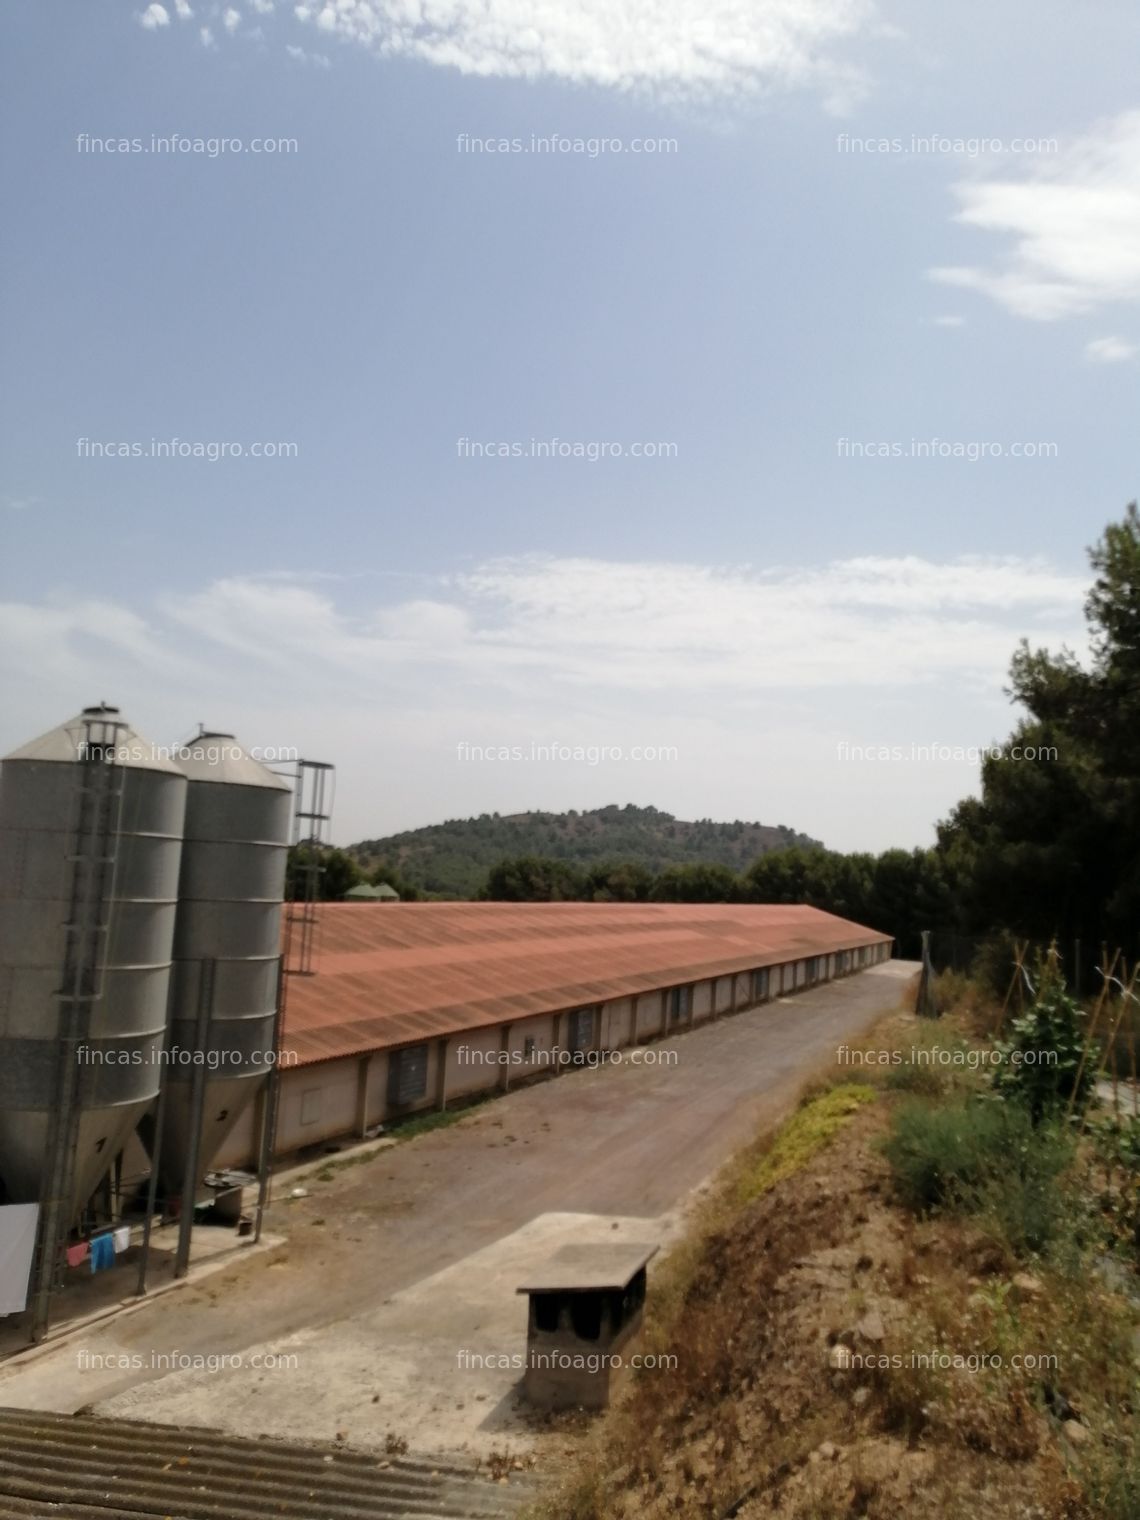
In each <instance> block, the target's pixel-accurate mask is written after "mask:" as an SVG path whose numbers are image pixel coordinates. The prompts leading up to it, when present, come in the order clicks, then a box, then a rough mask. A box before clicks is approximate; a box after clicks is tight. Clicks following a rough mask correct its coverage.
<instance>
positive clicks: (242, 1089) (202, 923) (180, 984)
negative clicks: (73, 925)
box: [159, 732, 292, 1196]
mask: <svg viewBox="0 0 1140 1520" xmlns="http://www.w3.org/2000/svg"><path fill="white" fill-rule="evenodd" d="M178 764H179V766H180V768H181V770H182V772H183V774H184V775H185V777H186V779H187V781H188V782H189V790H188V793H187V799H186V826H185V839H184V844H183V850H182V872H181V878H180V882H179V891H178V896H179V902H178V918H177V923H176V927H175V940H174V980H173V990H172V1000H171V1024H170V1041H169V1050H168V1052H167V1061H168V1087H167V1092H166V1103H165V1116H164V1122H163V1130H162V1136H161V1140H160V1151H159V1171H160V1175H161V1178H162V1181H163V1186H164V1189H165V1191H166V1192H167V1194H168V1196H174V1195H181V1194H182V1192H183V1187H184V1183H185V1179H186V1173H187V1165H188V1162H190V1161H191V1160H193V1161H194V1162H195V1164H194V1168H193V1170H194V1173H195V1177H194V1182H195V1184H196V1183H197V1181H198V1180H200V1179H201V1177H202V1175H203V1174H204V1173H205V1171H206V1170H207V1169H208V1167H209V1165H210V1162H211V1160H212V1159H213V1157H214V1156H216V1155H217V1153H218V1150H219V1148H220V1146H221V1145H222V1143H223V1141H224V1140H225V1139H226V1137H227V1135H228V1134H229V1133H230V1131H231V1129H232V1128H233V1127H234V1125H235V1124H236V1122H237V1120H238V1119H239V1118H240V1116H241V1114H242V1112H243V1110H244V1109H245V1108H246V1106H247V1105H248V1104H249V1103H250V1102H251V1101H252V1099H253V1097H254V1095H255V1093H256V1092H257V1090H258V1087H259V1086H260V1084H261V1083H262V1082H263V1081H264V1079H265V1077H266V1075H267V1073H268V1072H269V1070H270V1062H271V1059H272V1055H273V1047H274V1036H275V1022H276V1012H277V982H278V968H279V964H280V957H281V906H282V901H283V899H284V895H285V865H286V854H287V850H288V842H289V836H290V829H291V824H292V791H291V788H290V787H289V785H288V783H287V782H285V781H283V780H281V778H280V777H278V776H275V775H274V774H273V772H272V771H270V770H267V769H266V767H265V766H263V765H262V764H260V762H258V761H257V760H254V759H253V758H252V757H251V756H249V755H248V754H246V752H245V751H244V750H243V749H242V748H241V746H240V745H239V744H238V743H237V742H236V740H235V739H234V737H233V735H232V734H221V733H205V732H203V733H201V734H199V735H198V736H197V738H195V739H193V740H191V741H189V742H188V743H187V744H186V745H184V746H182V749H181V752H180V753H179V755H178ZM196 1077H197V1081H196V1080H195V1078H196ZM199 1115H200V1120H199V1117H198V1116H199ZM199 1123H200V1130H199V1129H198V1125H199Z"/></svg>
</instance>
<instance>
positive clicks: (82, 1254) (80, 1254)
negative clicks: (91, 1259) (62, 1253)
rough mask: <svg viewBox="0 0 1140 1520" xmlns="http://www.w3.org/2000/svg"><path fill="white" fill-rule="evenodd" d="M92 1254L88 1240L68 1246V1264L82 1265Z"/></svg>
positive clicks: (72, 1265)
mask: <svg viewBox="0 0 1140 1520" xmlns="http://www.w3.org/2000/svg"><path fill="white" fill-rule="evenodd" d="M90 1254H91V1248H90V1246H89V1245H88V1244H87V1242H86V1241H83V1242H82V1244H80V1245H77V1246H68V1248H67V1265H68V1266H69V1267H81V1266H82V1265H83V1263H84V1262H85V1261H86V1260H87V1258H88V1256H89V1255H90Z"/></svg>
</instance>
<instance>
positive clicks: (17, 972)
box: [0, 706, 187, 1229]
mask: <svg viewBox="0 0 1140 1520" xmlns="http://www.w3.org/2000/svg"><path fill="white" fill-rule="evenodd" d="M186 795H187V783H186V779H185V777H184V776H183V775H182V774H181V772H180V771H179V769H178V768H177V767H176V766H174V765H172V764H170V763H169V761H166V760H164V759H161V758H159V757H158V756H157V754H156V752H155V750H154V747H153V746H152V745H151V744H150V743H149V742H148V741H147V740H145V739H142V738H140V736H139V735H138V734H137V733H135V731H134V730H133V729H132V728H131V727H130V726H129V724H127V723H125V722H124V721H123V720H122V719H121V718H120V717H119V712H118V709H117V708H114V707H105V706H99V707H92V708H86V709H84V711H83V712H82V713H80V714H79V715H78V716H77V717H76V718H73V719H72V720H71V721H70V722H68V723H64V724H61V725H60V727H59V728H56V729H53V730H52V731H51V732H50V733H47V734H44V735H42V736H41V737H40V738H39V739H35V740H33V741H32V742H31V743H30V744H27V745H24V746H23V747H22V748H21V749H17V750H15V751H13V753H12V754H10V755H9V756H8V757H7V758H6V759H5V760H4V763H3V767H2V768H0V1183H2V1185H3V1189H4V1192H5V1194H6V1197H7V1200H8V1201H9V1202H11V1203H35V1202H44V1201H46V1200H45V1198H44V1189H45V1187H46V1184H47V1174H48V1169H49V1166H50V1162H51V1158H50V1157H49V1154H48V1153H49V1150H50V1149H51V1145H50V1139H51V1136H52V1134H53V1126H52V1117H53V1114H54V1113H55V1112H56V1111H57V1110H58V1109H59V1107H60V1105H59V1095H60V1093H61V1092H62V1091H65V1090H67V1089H66V1087H65V1085H64V1084H65V1083H66V1080H67V1077H68V1073H67V1072H65V1071H64V1070H63V1068H62V1067H61V1061H63V1060H64V1059H66V1060H67V1061H68V1062H69V1063H70V1061H71V1060H72V1059H74V1062H75V1071H74V1077H75V1081H74V1086H73V1087H72V1088H71V1089H70V1091H71V1094H72V1097H73V1100H74V1103H73V1105H71V1106H70V1109H71V1112H72V1113H73V1114H74V1124H73V1125H72V1124H70V1123H68V1122H67V1117H66V1116H64V1118H63V1121H62V1125H63V1133H64V1135H66V1134H68V1133H69V1132H70V1131H71V1130H72V1129H74V1133H75V1136H76V1144H75V1151H74V1154H73V1155H72V1156H69V1157H68V1158H67V1161H66V1164H65V1167H64V1171H63V1173H61V1174H60V1176H61V1177H65V1176H68V1175H69V1176H70V1179H71V1186H70V1196H62V1195H61V1196H60V1199H59V1205H60V1222H61V1225H62V1227H63V1228H65V1229H66V1227H67V1226H68V1225H69V1224H70V1223H72V1222H73V1221H74V1219H75V1216H76V1215H77V1214H78V1213H79V1211H80V1210H81V1208H82V1207H83V1205H84V1204H85V1203H86V1202H87V1201H88V1199H89V1198H90V1197H91V1195H92V1193H94V1191H95V1189H96V1188H97V1187H98V1186H99V1184H100V1183H101V1182H102V1180H103V1178H104V1177H105V1176H106V1174H107V1172H108V1170H109V1169H110V1167H111V1165H112V1163H113V1162H114V1160H115V1158H116V1156H118V1154H119V1153H120V1152H121V1151H122V1149H123V1147H124V1145H125V1144H126V1142H127V1140H128V1139H129V1138H130V1135H131V1132H132V1130H133V1129H134V1128H135V1125H136V1124H137V1123H138V1120H139V1118H140V1116H141V1115H142V1114H143V1113H144V1112H145V1111H146V1109H147V1108H148V1106H149V1105H150V1103H151V1102H152V1100H153V1099H154V1097H155V1095H156V1093H157V1092H158V1088H159V1083H160V1081H161V1075H162V1066H161V1061H160V1055H161V1050H162V1045H163V1039H164V1034H165V1027H166V1016H167V993H168V985H169V981H170V965H171V953H172V949H173V942H174V925H175V908H176V901H177V893H178V880H179V865H180V857H181V850H182V825H183V816H184V812H185V806H186ZM84 903H85V904H87V910H86V911H83V909H82V905H83V904H84ZM80 917H82V920H83V921H84V922H85V923H87V924H88V926H89V927H90V930H91V932H90V933H87V934H84V935H83V936H78V935H77V933H76V923H77V920H78V919H79V918H80ZM80 940H82V943H81V944H80ZM71 1019H74V1020H75V1021H76V1022H75V1027H76V1028H77V1029H79V1030H80V1031H81V1038H80V1039H79V1040H78V1041H77V1042H76V1045H75V1049H74V1051H73V1052H71V1053H68V1054H67V1055H66V1056H65V1055H64V1054H62V1052H64V1051H65V1050H66V1046H65V1045H64V1044H63V1038H64V1031H65V1030H66V1029H67V1027H68V1021H69V1020H71ZM56 1132H57V1133H58V1126H57V1130H56Z"/></svg>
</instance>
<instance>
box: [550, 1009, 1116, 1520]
mask: <svg viewBox="0 0 1140 1520" xmlns="http://www.w3.org/2000/svg"><path fill="white" fill-rule="evenodd" d="M880 1032H881V1027H880ZM887 1116H888V1102H887V1100H886V1097H885V1095H884V1097H881V1098H880V1099H879V1100H878V1101H877V1102H875V1103H874V1104H873V1105H872V1106H871V1107H869V1108H865V1109H863V1110H861V1111H860V1112H859V1113H858V1114H857V1116H856V1117H854V1118H853V1119H852V1120H851V1121H849V1123H848V1125H847V1126H846V1127H845V1129H844V1130H843V1131H842V1132H841V1133H840V1134H839V1135H838V1136H837V1137H836V1138H835V1139H834V1140H833V1141H832V1142H831V1143H830V1145H829V1146H828V1147H827V1148H826V1149H825V1150H824V1151H823V1152H822V1153H821V1154H820V1155H818V1156H817V1157H816V1158H815V1159H814V1160H813V1161H811V1162H809V1163H808V1165H807V1166H806V1167H805V1168H804V1169H803V1170H801V1171H800V1172H799V1173H797V1174H796V1175H795V1176H793V1177H790V1178H788V1179H787V1180H785V1181H783V1182H781V1183H779V1184H777V1185H776V1186H775V1187H774V1188H773V1189H772V1190H771V1191H769V1192H768V1193H766V1194H764V1195H763V1196H762V1197H761V1198H760V1199H758V1200H757V1201H756V1202H755V1203H754V1204H752V1205H751V1206H750V1207H749V1208H747V1209H746V1210H745V1211H744V1212H743V1213H739V1214H737V1215H736V1216H735V1217H734V1218H733V1219H732V1222H731V1224H728V1225H724V1226H722V1228H721V1229H720V1230H719V1231H718V1232H716V1233H714V1234H713V1235H712V1236H711V1237H710V1238H708V1239H707V1240H706V1241H705V1242H704V1245H703V1247H700V1248H698V1252H699V1254H698V1255H697V1256H696V1262H697V1265H696V1267H695V1270H693V1271H692V1275H691V1276H689V1277H688V1278H687V1279H686V1280H685V1282H684V1283H683V1284H682V1285H681V1286H680V1288H679V1292H680V1294H681V1301H682V1303H683V1307H682V1308H681V1310H680V1312H679V1313H674V1312H673V1311H672V1309H669V1310H667V1311H666V1315H667V1318H668V1320H669V1331H668V1340H667V1341H666V1340H665V1339H664V1338H661V1339H660V1340H659V1341H653V1349H659V1350H667V1351H668V1352H671V1353H673V1354H675V1355H676V1356H677V1358H678V1362H677V1365H676V1370H675V1371H663V1370H657V1371H646V1372H644V1373H642V1374H641V1375H640V1377H639V1379H638V1381H637V1383H636V1385H635V1387H634V1389H633V1390H632V1393H631V1396H630V1399H629V1401H628V1402H627V1403H626V1404H625V1405H624V1406H622V1407H620V1408H619V1409H617V1410H615V1411H614V1412H613V1413H612V1415H611V1417H610V1419H609V1422H608V1424H607V1425H605V1426H603V1427H601V1428H600V1429H598V1430H597V1431H596V1432H595V1440H596V1442H597V1446H596V1461H595V1462H594V1464H593V1469H594V1470H593V1475H592V1476H590V1475H588V1474H587V1476H585V1477H583V1475H582V1473H583V1469H582V1468H580V1469H579V1471H578V1477H577V1479H576V1481H575V1482H574V1483H573V1484H572V1485H571V1486H570V1487H568V1488H567V1490H566V1491H565V1492H564V1493H563V1494H562V1495H560V1496H559V1498H558V1499H557V1500H556V1501H555V1502H554V1504H553V1505H551V1506H550V1507H549V1509H548V1510H547V1511H546V1513H547V1514H549V1515H551V1516H557V1517H558V1520H595V1517H603V1516H604V1517H605V1520H610V1517H614V1520H621V1517H626V1516H630V1517H632V1516H637V1517H639V1520H658V1517H661V1520H663V1517H665V1516H691V1517H694V1520H695V1517H702V1520H703V1517H711V1520H729V1517H739V1520H760V1517H765V1520H772V1517H774V1520H839V1517H849V1516H867V1517H869V1520H898V1517H902V1516H905V1517H907V1520H910V1517H916V1520H923V1517H928V1516H929V1517H930V1520H935V1517H938V1520H948V1517H952V1520H966V1517H974V1516H977V1515H985V1516H987V1520H1006V1517H1008V1520H1015V1517H1016V1520H1078V1517H1079V1520H1093V1516H1092V1512H1091V1511H1090V1510H1089V1509H1088V1508H1087V1507H1084V1506H1083V1505H1082V1501H1081V1499H1080V1492H1081V1490H1080V1488H1079V1487H1078V1485H1077V1484H1076V1483H1075V1482H1074V1481H1073V1480H1072V1479H1071V1478H1070V1477H1069V1476H1068V1475H1067V1459H1068V1458H1070V1457H1071V1456H1072V1454H1073V1444H1072V1443H1075V1442H1077V1441H1079V1442H1080V1444H1081V1445H1082V1446H1084V1445H1085V1443H1086V1442H1093V1443H1094V1444H1095V1442H1096V1441H1097V1439H1098V1438H1097V1437H1096V1436H1095V1435H1094V1434H1093V1432H1092V1431H1091V1430H1090V1429H1089V1427H1088V1425H1085V1427H1084V1429H1083V1431H1082V1430H1080V1429H1076V1430H1074V1429H1073V1426H1072V1424H1070V1425H1069V1426H1068V1427H1064V1426H1063V1424H1062V1420H1063V1419H1064V1418H1065V1417H1076V1419H1077V1423H1078V1424H1079V1423H1080V1419H1079V1417H1080V1414H1081V1411H1080V1408H1079V1403H1080V1400H1079V1397H1078V1394H1077V1391H1076V1387H1075V1386H1069V1384H1068V1383H1067V1382H1066V1375H1065V1372H1064V1370H1063V1369H1064V1367H1065V1366H1066V1359H1065V1355H1063V1356H1062V1359H1061V1369H1062V1370H1061V1371H1053V1372H1040V1371H1035V1372H1025V1371H1021V1370H1018V1371H1016V1372H1015V1371H1013V1370H1012V1369H1011V1368H1010V1367H1009V1365H1008V1362H1009V1359H1010V1356H1011V1355H1012V1354H1013V1352H1014V1351H1015V1350H1018V1349H1020V1350H1023V1351H1034V1352H1041V1351H1042V1350H1044V1349H1049V1350H1053V1349H1056V1348H1057V1347H1058V1346H1060V1347H1061V1349H1062V1352H1063V1353H1065V1354H1067V1356H1068V1357H1069V1365H1072V1362H1073V1360H1074V1359H1075V1361H1076V1362H1080V1361H1081V1360H1082V1356H1081V1352H1082V1351H1084V1350H1086V1343H1085V1342H1083V1341H1082V1342H1081V1343H1080V1346H1079V1347H1078V1346H1076V1345H1073V1344H1064V1343H1063V1341H1062V1339H1061V1338H1060V1337H1061V1332H1060V1331H1059V1330H1058V1329H1057V1322H1058V1320H1059V1319H1060V1318H1061V1316H1060V1315H1059V1314H1058V1305H1057V1298H1056V1293H1055V1292H1054V1289H1053V1285H1050V1290H1049V1292H1048V1293H1046V1292H1045V1291H1044V1289H1043V1285H1042V1284H1041V1283H1040V1282H1039V1281H1038V1280H1037V1279H1035V1278H1032V1277H1027V1276H1024V1275H1023V1276H1022V1278H1021V1282H1022V1286H1020V1287H1019V1286H1017V1285H1016V1284H1014V1282H1013V1278H1014V1276H1015V1274H1017V1272H1018V1268H1017V1265H1016V1263H1012V1262H1011V1261H1010V1260H1009V1259H1008V1258H1007V1257H1006V1256H1004V1255H1003V1253H1002V1251H1001V1250H1000V1249H998V1248H996V1247H995V1246H994V1245H993V1243H992V1242H991V1241H989V1240H987V1239H986V1238H985V1237H984V1236H983V1235H982V1234H981V1233H980V1232H977V1231H974V1230H972V1229H971V1228H969V1227H966V1226H964V1225H963V1224H961V1223H956V1224H951V1223H948V1222H947V1223H942V1224H928V1223H921V1222H916V1221H915V1220H914V1219H913V1218H912V1217H911V1216H910V1215H909V1214H907V1213H905V1212H904V1211H902V1210H901V1209H900V1208H899V1207H897V1206H896V1205H895V1204H894V1203H893V1202H892V1199H891V1194H890V1181H889V1173H888V1168H887V1165H886V1162H885V1160H884V1159H883V1158H882V1156H881V1155H880V1154H879V1151H878V1149H877V1148H876V1146H875V1144H874V1142H875V1139H876V1137H877V1136H878V1135H879V1134H881V1133H882V1132H884V1131H885V1129H886V1127H887ZM1095 1296H1096V1295H1095V1293H1094V1295H1093V1298H1094V1299H1095ZM1050 1306H1051V1307H1050ZM1069 1307H1070V1306H1068V1305H1066V1306H1065V1308H1066V1316H1065V1319H1066V1323H1071V1322H1072V1321H1071V1316H1069V1315H1068V1312H1067V1311H1068V1309H1069ZM1011 1311H1012V1313H1013V1317H1014V1322H1015V1324H1016V1327H1017V1340H1016V1344H1011V1342H1010V1340H1009V1338H1008V1326H1009V1323H1010V1319H1009V1314H1010V1312H1011ZM1094 1312H1095V1305H1094ZM657 1335H658V1336H659V1337H660V1336H661V1335H662V1332H661V1331H658V1332H657ZM1003 1335H1004V1339H1003ZM652 1337H653V1331H652V1329H651V1340H652ZM1093 1343H1094V1344H1097V1342H1096V1340H1095V1338H1094V1342H1093ZM845 1347H846V1348H849V1349H850V1350H851V1351H852V1352H853V1353H854V1354H856V1355H857V1356H860V1357H862V1358H864V1359H866V1358H868V1357H871V1356H875V1357H879V1356H891V1355H896V1356H899V1357H902V1358H907V1357H908V1356H909V1354H910V1353H911V1352H912V1351H914V1352H930V1351H933V1350H937V1351H938V1352H939V1353H940V1354H946V1353H949V1354H951V1355H954V1354H958V1355H959V1356H962V1357H965V1356H968V1355H971V1354H974V1355H976V1354H977V1353H978V1352H980V1351H990V1352H992V1351H994V1350H995V1349H996V1348H1000V1349H1001V1350H1002V1351H1004V1353H1005V1363H1006V1365H1005V1366H1003V1367H1002V1368H1001V1369H1000V1370H994V1369H992V1368H988V1369H986V1370H984V1371H981V1372H979V1371H977V1370H971V1369H969V1368H961V1367H959V1368H950V1369H939V1370H925V1369H922V1368H921V1367H912V1366H910V1365H902V1366H898V1367H892V1368H888V1369H886V1370H884V1369H882V1368H880V1367H878V1366H876V1367H870V1368H869V1367H867V1366H866V1364H865V1360H864V1362H863V1364H861V1365H860V1366H859V1367H858V1368H857V1369H852V1368H840V1367H836V1365H835V1363H836V1362H837V1361H841V1360H843V1359H844V1357H845V1356H846V1354H847V1353H846V1351H845V1350H844V1349H843V1348H845ZM1085 1360H1087V1358H1085ZM1090 1375H1091V1376H1092V1378H1093V1381H1094V1383H1095V1380H1096V1376H1097V1373H1096V1370H1095V1369H1094V1368H1091V1367H1088V1366H1085V1367H1084V1368H1083V1369H1082V1377H1083V1379H1087V1378H1088V1377H1089V1376H1090ZM1106 1375H1107V1370H1106ZM1070 1397H1071V1403H1072V1406H1073V1407H1072V1408H1070V1406H1069V1402H1068V1400H1069V1398H1070ZM1053 1408H1055V1409H1056V1410H1058V1411H1059V1412H1060V1416H1061V1417H1055V1415H1054V1414H1053V1413H1051V1412H1048V1411H1049V1410H1050V1409H1053ZM1094 1423H1095V1422H1094ZM1084 1455H1085V1457H1086V1458H1087V1457H1088V1456H1090V1455H1093V1452H1092V1448H1091V1447H1090V1448H1089V1449H1088V1450H1086V1451H1085V1453H1084ZM589 1465H590V1464H587V1467H589Z"/></svg>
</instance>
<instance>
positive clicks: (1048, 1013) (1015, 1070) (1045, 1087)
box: [994, 955, 1094, 1124]
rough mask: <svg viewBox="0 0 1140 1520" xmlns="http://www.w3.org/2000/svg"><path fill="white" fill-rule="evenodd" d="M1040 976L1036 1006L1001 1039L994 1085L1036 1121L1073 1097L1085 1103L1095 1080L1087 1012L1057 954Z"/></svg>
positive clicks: (1039, 970)
mask: <svg viewBox="0 0 1140 1520" xmlns="http://www.w3.org/2000/svg"><path fill="white" fill-rule="evenodd" d="M1038 976H1039V978H1040V982H1039V987H1038V992H1037V996H1036V998H1035V999H1034V1002H1033V1006H1032V1007H1031V1008H1029V1009H1027V1010H1026V1012H1025V1013H1023V1014H1021V1015H1020V1016H1019V1017H1018V1018H1015V1019H1014V1020H1013V1023H1012V1024H1011V1025H1010V1032H1009V1037H1008V1038H1007V1039H1005V1040H1000V1041H998V1043H997V1046H996V1049H997V1053H998V1054H999V1055H1000V1057H1001V1064H1000V1066H998V1068H997V1070H996V1071H995V1072H994V1090H995V1091H996V1092H998V1093H999V1094H1000V1095H1001V1096H1002V1097H1003V1098H1014V1099H1016V1100H1018V1101H1019V1102H1021V1103H1024V1104H1025V1105H1026V1107H1027V1108H1028V1110H1029V1113H1030V1115H1031V1117H1032V1119H1033V1122H1034V1123H1035V1124H1039V1123H1040V1122H1041V1121H1042V1120H1043V1119H1045V1118H1046V1116H1047V1115H1049V1114H1051V1113H1055V1112H1056V1111H1057V1110H1058V1109H1059V1108H1061V1107H1062V1106H1063V1105H1065V1104H1068V1103H1069V1101H1070V1099H1072V1100H1073V1102H1074V1103H1075V1104H1076V1105H1077V1106H1078V1107H1080V1106H1082V1105H1083V1104H1084V1102H1085V1101H1086V1100H1087V1098H1088V1096H1089V1094H1090V1092H1091V1091H1092V1086H1093V1081H1094V1077H1093V1071H1092V1063H1091V1062H1088V1061H1085V1060H1083V1059H1082V1053H1083V1050H1084V1045H1085V1023H1086V1018H1085V1014H1084V1011H1083V1010H1082V1009H1081V1008H1080V1007H1079V1006H1078V1004H1077V1003H1076V1001H1075V1000H1074V999H1073V998H1071V997H1070V996H1069V994H1068V993H1067V992H1066V991H1065V983H1064V979H1063V978H1062V976H1061V974H1060V971H1059V969H1058V967H1057V962H1056V958H1055V956H1053V955H1050V957H1049V958H1048V959H1047V960H1046V961H1045V962H1044V964H1043V965H1041V966H1039V967H1038Z"/></svg>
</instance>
